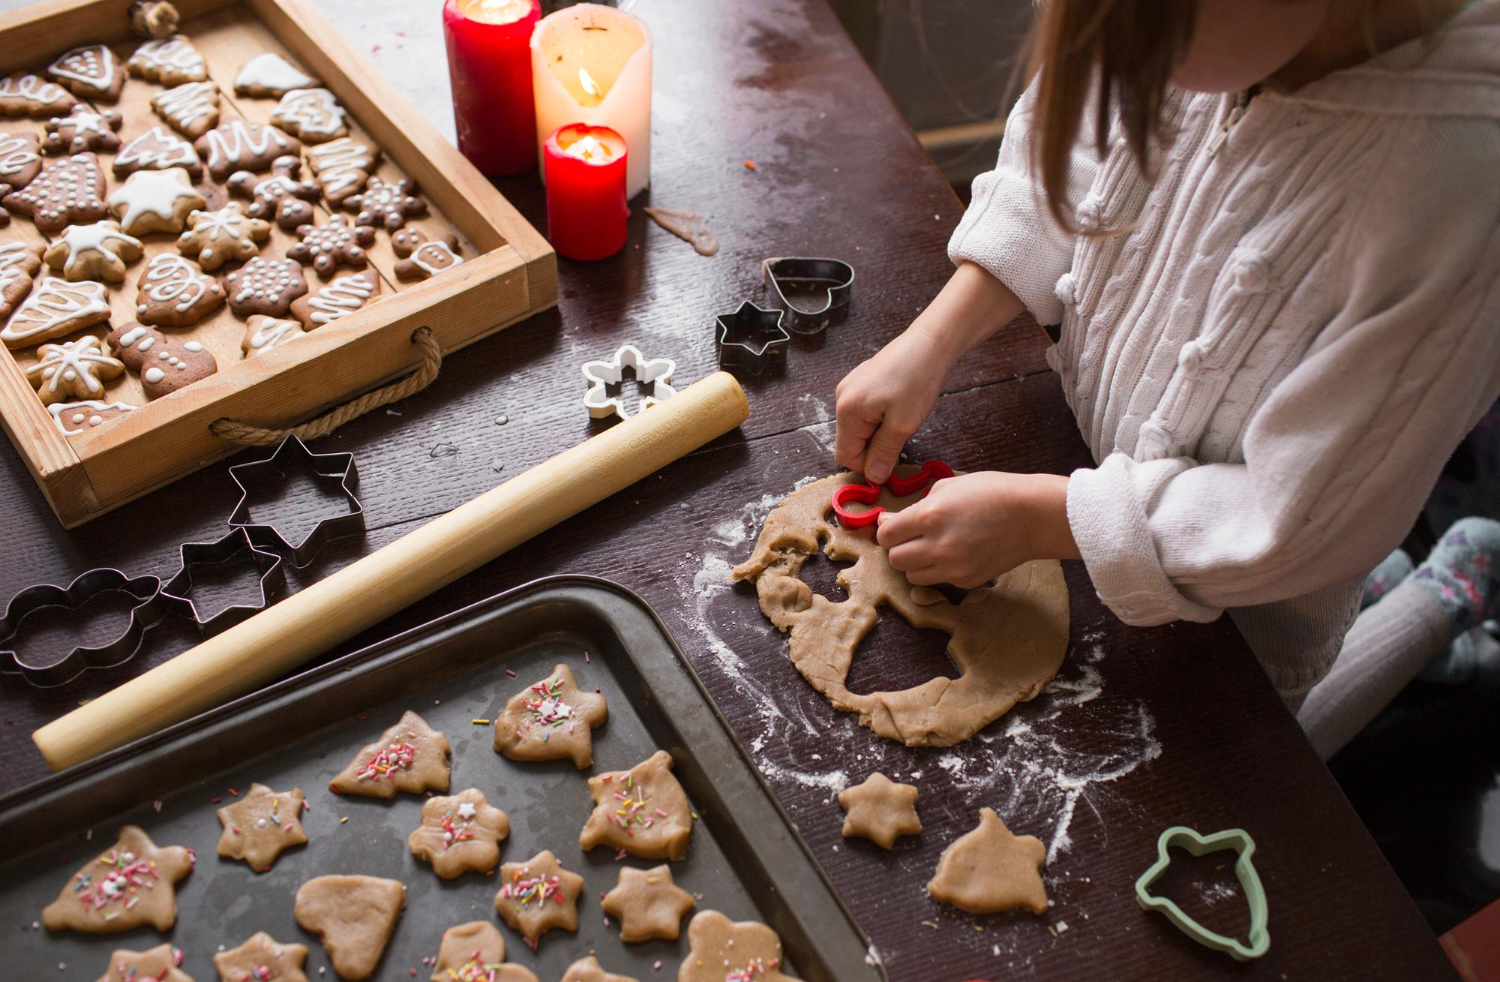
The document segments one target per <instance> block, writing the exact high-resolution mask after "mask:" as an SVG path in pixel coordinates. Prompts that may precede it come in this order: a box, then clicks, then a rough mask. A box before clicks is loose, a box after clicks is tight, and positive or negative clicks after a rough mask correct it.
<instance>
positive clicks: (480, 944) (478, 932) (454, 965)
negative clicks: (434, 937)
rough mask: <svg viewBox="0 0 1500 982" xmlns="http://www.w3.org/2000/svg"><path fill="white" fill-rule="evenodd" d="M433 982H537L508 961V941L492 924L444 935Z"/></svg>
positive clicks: (474, 925) (456, 929)
mask: <svg viewBox="0 0 1500 982" xmlns="http://www.w3.org/2000/svg"><path fill="white" fill-rule="evenodd" d="M429 978H430V979H431V982H537V978H536V975H535V974H533V973H532V971H531V970H530V969H528V968H523V967H521V966H520V965H512V964H509V963H507V962H506V961H505V939H504V938H502V937H501V936H500V929H499V928H497V927H495V925H493V924H491V923H489V922H488V921H470V922H469V923H467V924H458V925H456V926H454V927H450V928H449V929H448V930H446V931H444V932H443V940H442V943H441V945H439V947H438V954H437V961H436V962H435V963H434V964H433V968H432V975H431V976H430V977H429Z"/></svg>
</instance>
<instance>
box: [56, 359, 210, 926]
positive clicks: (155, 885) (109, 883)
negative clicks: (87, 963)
mask: <svg viewBox="0 0 1500 982" xmlns="http://www.w3.org/2000/svg"><path fill="white" fill-rule="evenodd" d="M94 340H97V339H94ZM193 858H194V857H193V851H192V850H191V849H184V848H183V847H181V846H167V847H165V848H159V847H158V846H157V845H156V843H154V842H152V841H151V839H150V837H149V836H147V835H146V833H145V832H143V831H142V830H141V829H139V828H137V827H136V826H134V825H126V826H125V827H123V828H122V829H120V837H119V840H118V841H117V842H116V843H115V844H114V846H112V847H111V848H109V849H106V850H105V851H104V852H102V853H100V854H99V856H98V857H97V858H96V859H94V860H93V861H92V862H90V863H89V864H88V865H86V866H84V867H83V868H82V869H80V870H79V871H78V872H77V873H75V874H73V876H72V877H71V878H69V880H68V882H67V883H65V884H64V885H63V888H62V890H60V891H59V892H58V894H57V899H56V900H55V901H53V902H52V903H51V904H49V905H48V906H47V908H46V909H45V910H43V911H42V923H43V924H45V925H46V926H47V930H49V931H82V932H84V933H86V934H114V933H116V932H119V931H130V930H133V929H135V928H138V927H141V926H142V925H147V924H149V925H150V926H151V927H154V928H156V930H158V931H167V930H170V929H171V927H172V925H173V924H175V923H177V896H176V893H175V888H176V885H177V881H178V880H181V879H182V878H183V877H184V876H187V875H188V874H189V873H191V872H192V870H193Z"/></svg>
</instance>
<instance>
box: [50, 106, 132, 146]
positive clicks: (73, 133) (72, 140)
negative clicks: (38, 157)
mask: <svg viewBox="0 0 1500 982" xmlns="http://www.w3.org/2000/svg"><path fill="white" fill-rule="evenodd" d="M122 122H124V119H123V118H122V117H121V116H120V114H119V113H117V112H115V111H114V110H113V109H106V110H104V111H103V112H97V113H96V112H94V111H93V110H91V109H89V107H88V106H83V105H77V106H74V107H73V108H72V109H70V110H69V111H68V114H67V115H66V116H54V117H52V118H51V119H49V120H47V124H46V129H47V136H46V138H45V139H44V140H43V141H42V149H43V150H45V151H46V152H47V153H51V154H59V153H83V152H84V151H85V150H97V151H99V152H101V153H113V152H114V151H116V150H118V149H120V124H121V123H122Z"/></svg>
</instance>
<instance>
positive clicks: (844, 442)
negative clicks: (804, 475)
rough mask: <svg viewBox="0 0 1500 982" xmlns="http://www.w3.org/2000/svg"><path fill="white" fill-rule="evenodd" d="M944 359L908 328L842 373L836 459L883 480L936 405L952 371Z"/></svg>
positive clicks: (928, 341)
mask: <svg viewBox="0 0 1500 982" xmlns="http://www.w3.org/2000/svg"><path fill="white" fill-rule="evenodd" d="M948 358H949V356H948V354H947V353H946V352H943V351H942V350H941V349H939V348H938V346H937V345H935V344H934V343H933V342H932V340H931V339H930V338H929V337H928V336H927V335H926V334H925V333H923V332H920V331H916V330H909V331H907V332H906V333H905V334H902V335H901V336H899V337H897V338H896V340H894V341H892V342H891V343H890V344H888V345H886V346H885V347H884V348H881V349H880V351H879V352H877V353H876V355H875V356H874V357H873V358H870V359H868V360H866V361H864V362H863V363H861V364H860V365H859V366H858V367H857V368H855V369H854V371H852V372H850V373H849V374H848V375H845V376H844V378H843V380H842V381H841V382H839V384H838V388H836V389H834V396H835V400H836V413H837V418H838V437H837V439H836V441H835V443H834V450H833V457H834V459H835V460H837V461H838V462H839V463H840V464H842V465H843V466H845V467H847V468H849V469H850V470H852V471H861V472H863V473H864V475H865V477H867V478H869V479H870V480H871V481H874V482H875V483H876V484H883V483H885V479H886V478H888V477H890V476H891V469H892V468H894V467H895V466H896V461H897V460H898V459H899V458H900V456H901V448H902V447H903V446H905V445H906V441H907V440H909V439H911V436H912V434H913V433H916V432H917V428H918V427H920V426H921V425H922V422H923V421H924V420H926V419H927V416H928V414H930V413H931V412H932V407H933V406H935V405H937V400H938V396H939V395H940V394H941V393H942V391H943V383H944V382H946V381H947V380H948V373H949V372H951V371H952V370H953V365H952V363H951V362H950V361H949V360H948Z"/></svg>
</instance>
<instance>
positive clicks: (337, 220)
mask: <svg viewBox="0 0 1500 982" xmlns="http://www.w3.org/2000/svg"><path fill="white" fill-rule="evenodd" d="M297 239H298V241H297V243H296V244H295V245H293V246H292V247H291V248H290V249H288V250H287V252H286V255H287V258H288V259H295V260H297V261H298V262H299V263H303V264H307V263H312V268H313V269H314V270H315V271H316V272H317V274H318V275H319V276H321V277H323V279H325V280H326V279H328V278H329V277H330V276H332V275H333V274H334V273H335V272H337V271H338V268H339V267H340V266H353V267H354V268H355V269H362V268H364V265H365V263H366V262H368V261H369V260H368V257H367V256H366V255H365V247H366V246H368V245H370V244H371V243H373V242H374V241H375V230H374V229H373V228H371V227H370V226H368V225H355V226H353V227H351V226H350V225H349V219H347V218H345V217H344V216H343V215H334V216H333V217H331V218H329V219H328V223H327V224H326V225H299V226H298V227H297Z"/></svg>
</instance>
